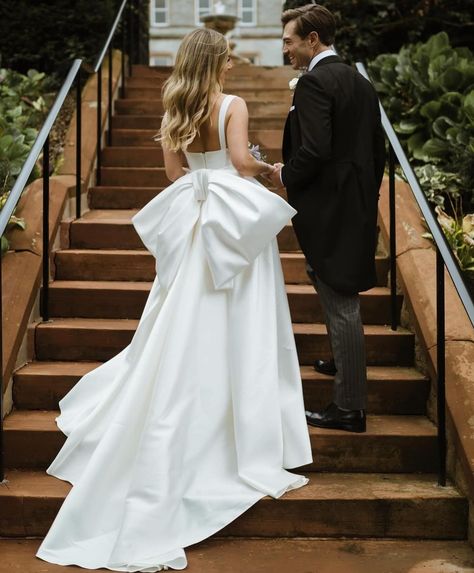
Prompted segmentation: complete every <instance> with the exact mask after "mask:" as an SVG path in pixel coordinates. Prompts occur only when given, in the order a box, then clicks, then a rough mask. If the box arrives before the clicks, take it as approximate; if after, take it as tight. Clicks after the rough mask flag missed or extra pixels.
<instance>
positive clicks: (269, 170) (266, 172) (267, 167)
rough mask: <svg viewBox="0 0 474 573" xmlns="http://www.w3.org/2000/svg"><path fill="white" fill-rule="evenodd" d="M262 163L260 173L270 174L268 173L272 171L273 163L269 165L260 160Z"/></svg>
mask: <svg viewBox="0 0 474 573" xmlns="http://www.w3.org/2000/svg"><path fill="white" fill-rule="evenodd" d="M262 165H263V166H264V169H263V171H262V172H261V174H262V175H270V173H272V172H273V165H270V163H265V162H264V161H262Z"/></svg>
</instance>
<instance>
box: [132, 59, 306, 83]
mask: <svg viewBox="0 0 474 573" xmlns="http://www.w3.org/2000/svg"><path fill="white" fill-rule="evenodd" d="M171 71H172V66H146V65H142V64H137V65H134V66H133V70H132V78H144V77H151V78H160V77H161V78H167V77H168V76H169V75H170V74H171ZM296 75H297V72H295V70H293V69H292V68H291V67H290V66H253V65H252V66H234V68H233V69H232V70H231V71H230V72H229V73H228V74H227V75H226V84H227V82H229V81H235V82H237V83H238V85H242V84H244V83H245V80H247V79H248V80H253V81H255V80H256V79H257V78H260V79H262V80H271V79H279V80H280V81H282V82H283V81H286V82H287V83H288V81H289V80H290V79H292V78H294V77H295V76H296Z"/></svg>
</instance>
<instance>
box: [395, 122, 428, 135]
mask: <svg viewBox="0 0 474 573" xmlns="http://www.w3.org/2000/svg"><path fill="white" fill-rule="evenodd" d="M420 127H422V125H421V124H420V122H418V121H409V120H406V119H402V121H401V122H400V123H399V124H398V125H395V130H396V131H397V132H398V133H404V134H411V133H414V132H415V131H417V130H418V129H420Z"/></svg>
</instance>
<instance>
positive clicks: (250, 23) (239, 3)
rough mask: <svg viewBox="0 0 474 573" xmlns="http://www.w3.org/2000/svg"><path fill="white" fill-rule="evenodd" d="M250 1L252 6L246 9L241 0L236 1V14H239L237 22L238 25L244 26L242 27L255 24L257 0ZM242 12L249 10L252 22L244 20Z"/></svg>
mask: <svg viewBox="0 0 474 573" xmlns="http://www.w3.org/2000/svg"><path fill="white" fill-rule="evenodd" d="M251 2H252V8H250V9H248V8H244V5H243V0H239V2H238V16H239V23H238V26H239V27H244V28H251V27H253V26H257V25H258V23H257V20H258V17H257V0H251ZM244 12H250V13H251V14H252V22H244V21H243V14H244Z"/></svg>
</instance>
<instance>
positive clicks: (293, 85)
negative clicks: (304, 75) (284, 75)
mask: <svg viewBox="0 0 474 573" xmlns="http://www.w3.org/2000/svg"><path fill="white" fill-rule="evenodd" d="M299 79H300V77H299V76H298V77H297V78H292V79H291V80H290V81H289V82H288V85H289V86H290V90H291V91H295V89H296V84H297V83H298V80H299Z"/></svg>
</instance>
